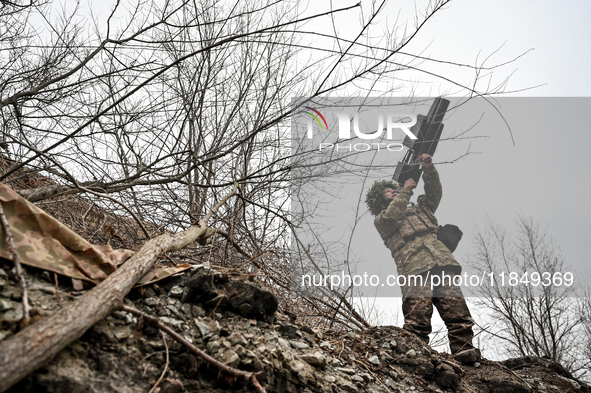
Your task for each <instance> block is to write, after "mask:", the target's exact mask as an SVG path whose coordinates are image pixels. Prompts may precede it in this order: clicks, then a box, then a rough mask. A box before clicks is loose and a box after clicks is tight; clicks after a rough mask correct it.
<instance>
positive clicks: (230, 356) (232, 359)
mask: <svg viewBox="0 0 591 393" xmlns="http://www.w3.org/2000/svg"><path fill="white" fill-rule="evenodd" d="M218 360H219V361H220V362H222V363H224V364H227V365H228V366H230V367H235V366H237V365H238V363H240V356H238V354H237V353H236V352H234V351H233V350H231V349H226V350H225V351H223V352H222V354H221V356H220V357H219V359H218Z"/></svg>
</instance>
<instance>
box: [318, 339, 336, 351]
mask: <svg viewBox="0 0 591 393" xmlns="http://www.w3.org/2000/svg"><path fill="white" fill-rule="evenodd" d="M319 346H320V348H322V349H325V350H328V351H332V350H333V349H334V348H333V346H332V345H331V344H330V342H328V341H323V342H321V343H320V345H319Z"/></svg>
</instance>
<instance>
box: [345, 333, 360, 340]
mask: <svg viewBox="0 0 591 393" xmlns="http://www.w3.org/2000/svg"><path fill="white" fill-rule="evenodd" d="M345 338H349V339H357V338H359V335H358V334H357V333H355V332H347V333H346V334H345Z"/></svg>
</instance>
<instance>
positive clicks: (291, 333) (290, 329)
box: [278, 324, 298, 338]
mask: <svg viewBox="0 0 591 393" xmlns="http://www.w3.org/2000/svg"><path fill="white" fill-rule="evenodd" d="M278 330H279V333H281V334H282V335H283V336H285V337H287V338H296V332H297V330H298V327H297V326H295V325H290V324H285V325H282V326H279V329H278Z"/></svg>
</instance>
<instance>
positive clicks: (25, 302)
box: [0, 204, 31, 326]
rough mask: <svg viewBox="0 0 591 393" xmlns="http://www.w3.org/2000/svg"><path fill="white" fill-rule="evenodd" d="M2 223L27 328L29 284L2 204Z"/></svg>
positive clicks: (0, 209)
mask: <svg viewBox="0 0 591 393" xmlns="http://www.w3.org/2000/svg"><path fill="white" fill-rule="evenodd" d="M0 222H1V223H2V229H3V230H4V234H5V236H6V243H8V250H9V251H10V253H11V254H12V261H13V262H14V268H15V270H16V276H17V277H18V281H19V284H20V286H21V292H22V303H23V324H24V326H27V325H28V324H29V318H30V314H31V313H30V311H29V310H30V308H29V297H28V295H27V283H26V282H25V275H24V272H23V268H22V266H21V262H20V260H19V258H18V254H17V253H16V247H15V245H14V238H13V237H12V232H11V231H10V228H9V226H8V221H7V220H6V216H5V215H4V209H3V208H2V204H0Z"/></svg>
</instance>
